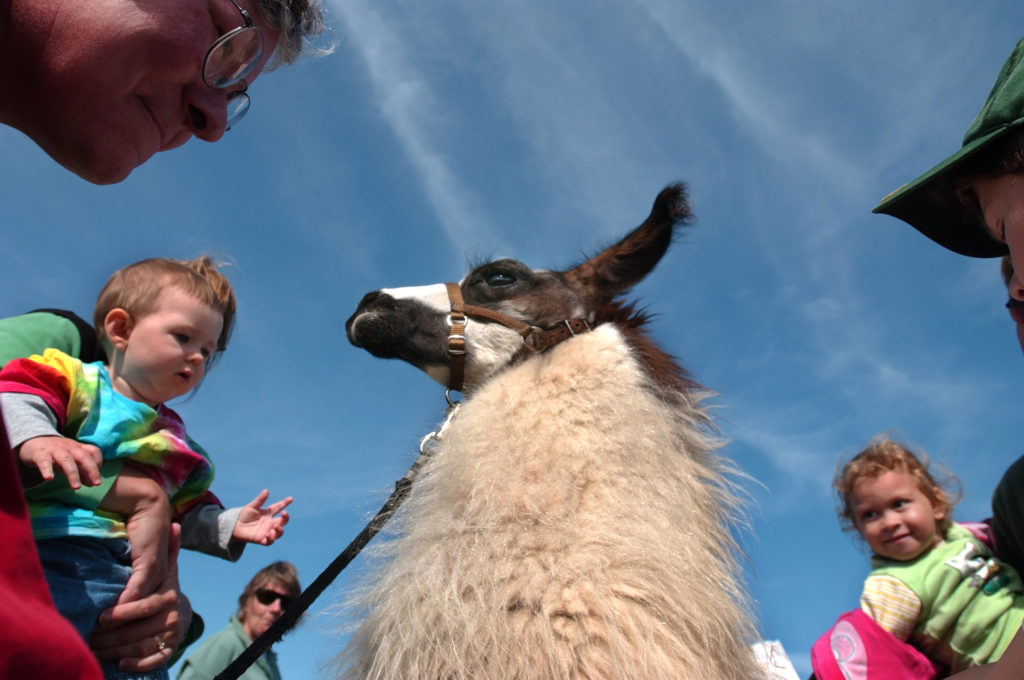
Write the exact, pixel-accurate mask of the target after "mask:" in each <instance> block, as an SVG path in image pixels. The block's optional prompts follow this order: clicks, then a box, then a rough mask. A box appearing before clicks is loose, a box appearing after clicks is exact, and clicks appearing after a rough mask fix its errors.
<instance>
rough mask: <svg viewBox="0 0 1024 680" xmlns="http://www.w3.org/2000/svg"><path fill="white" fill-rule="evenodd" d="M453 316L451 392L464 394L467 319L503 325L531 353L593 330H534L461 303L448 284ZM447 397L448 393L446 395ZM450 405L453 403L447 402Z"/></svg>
mask: <svg viewBox="0 0 1024 680" xmlns="http://www.w3.org/2000/svg"><path fill="white" fill-rule="evenodd" d="M444 286H445V288H447V289H448V300H449V301H450V302H451V313H450V314H449V315H448V326H449V330H448V358H449V364H450V366H451V375H450V377H449V378H448V390H455V391H457V392H458V391H461V390H462V380H463V378H464V377H465V369H466V319H467V317H473V318H479V319H487V320H488V321H494V322H496V323H500V324H501V325H502V326H505V327H506V328H510V329H512V330H514V331H515V332H516V333H519V335H521V336H523V346H524V347H525V348H526V349H528V350H529V351H531V352H536V353H538V354H539V353H541V352H545V351H547V350H549V349H551V348H552V347H554V346H555V345H557V344H558V343H560V342H562V341H563V340H567V339H568V338H571V337H572V336H574V335H577V334H579V333H586V332H587V331H589V330H590V324H589V323H587V320H586V319H563V320H562V321H560V322H559V323H557V324H556V325H554V326H552V327H551V328H548V329H543V328H538V327H537V326H531V325H530V324H528V323H526V322H525V321H523V320H521V319H516V318H513V317H511V316H509V315H508V314H502V313H501V312H496V311H494V310H493V309H487V308H486V307H477V306H476V305H467V304H466V303H465V301H464V300H463V299H462V289H461V288H459V284H457V283H446V284H444ZM446 394H447V393H446ZM448 401H449V402H450V401H451V399H449V400H448Z"/></svg>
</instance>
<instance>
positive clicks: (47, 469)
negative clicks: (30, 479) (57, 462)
mask: <svg viewBox="0 0 1024 680" xmlns="http://www.w3.org/2000/svg"><path fill="white" fill-rule="evenodd" d="M36 467H37V468H38V469H39V476H40V477H42V478H43V481H44V482H52V481H53V462H52V461H51V460H50V459H49V458H41V459H39V460H38V461H36Z"/></svg>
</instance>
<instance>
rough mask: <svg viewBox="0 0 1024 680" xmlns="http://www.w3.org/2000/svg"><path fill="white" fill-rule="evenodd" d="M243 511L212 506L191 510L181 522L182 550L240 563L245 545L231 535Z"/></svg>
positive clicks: (210, 504) (207, 505)
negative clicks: (239, 559)
mask: <svg viewBox="0 0 1024 680" xmlns="http://www.w3.org/2000/svg"><path fill="white" fill-rule="evenodd" d="M240 512H242V508H228V509H226V510H225V509H224V508H222V507H220V506H218V505H215V504H213V503H207V504H204V505H200V506H198V507H196V508H193V509H192V510H189V511H188V512H186V513H185V516H184V517H183V518H182V520H181V547H182V548H185V549H186V550H195V551H197V552H201V553H205V554H207V555H213V556H214V557H220V558H221V559H225V560H228V561H229V562H237V561H238V558H240V557H241V556H242V551H243V550H245V542H244V541H235V540H232V538H231V534H232V533H233V532H234V530H235V522H237V521H238V515H239V513H240Z"/></svg>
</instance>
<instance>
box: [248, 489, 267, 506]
mask: <svg viewBox="0 0 1024 680" xmlns="http://www.w3.org/2000/svg"><path fill="white" fill-rule="evenodd" d="M268 498H270V491H268V490H267V489H264V490H263V491H260V492H259V493H258V494H256V498H253V499H252V500H251V501H249V507H250V508H255V509H256V510H259V509H260V508H261V507H263V504H264V503H266V502H267V499H268Z"/></svg>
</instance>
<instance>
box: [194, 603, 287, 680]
mask: <svg viewBox="0 0 1024 680" xmlns="http://www.w3.org/2000/svg"><path fill="white" fill-rule="evenodd" d="M251 642H252V640H250V639H249V636H248V635H247V634H246V632H245V629H244V628H242V622H241V621H239V620H238V617H237V616H232V617H231V618H230V619H229V620H228V627H227V628H225V629H224V630H222V631H220V632H219V633H214V634H213V635H211V636H210V637H208V638H207V639H206V640H204V641H203V643H202V644H200V645H199V647H198V648H197V649H196V651H194V652H192V654H191V656H189V657H188V658H187V659H185V663H184V664H182V666H181V670H180V671H178V680H213V678H215V677H216V676H217V674H218V673H220V672H221V671H222V670H224V669H225V668H227V666H228V664H230V663H231V662H232V661H234V660H235V659H236V658H237V657H239V656H241V655H242V652H243V651H245V648H246V647H248V646H249V644H250V643H251ZM238 678H239V680H281V671H279V670H278V668H277V654H275V653H274V652H273V650H270V649H268V650H267V651H266V653H264V654H263V656H261V657H260V658H258V659H256V661H255V662H254V663H253V665H251V666H249V668H247V669H246V671H245V672H244V673H242V674H241V675H240V676H238Z"/></svg>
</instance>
